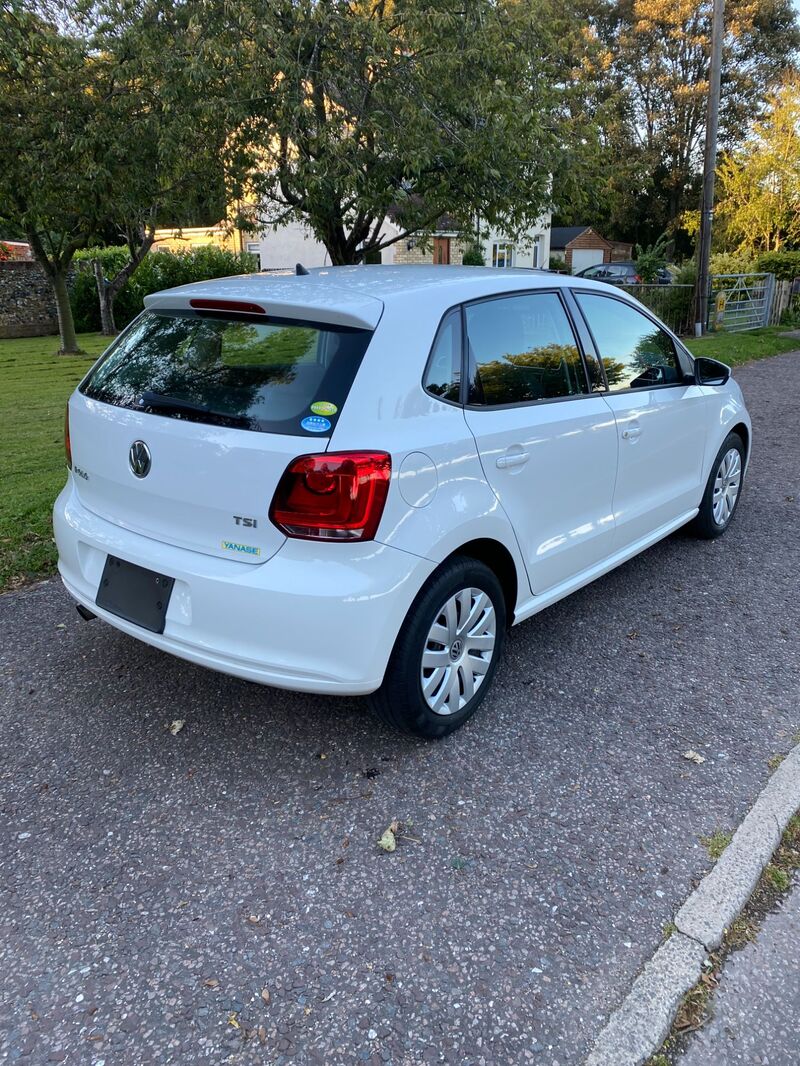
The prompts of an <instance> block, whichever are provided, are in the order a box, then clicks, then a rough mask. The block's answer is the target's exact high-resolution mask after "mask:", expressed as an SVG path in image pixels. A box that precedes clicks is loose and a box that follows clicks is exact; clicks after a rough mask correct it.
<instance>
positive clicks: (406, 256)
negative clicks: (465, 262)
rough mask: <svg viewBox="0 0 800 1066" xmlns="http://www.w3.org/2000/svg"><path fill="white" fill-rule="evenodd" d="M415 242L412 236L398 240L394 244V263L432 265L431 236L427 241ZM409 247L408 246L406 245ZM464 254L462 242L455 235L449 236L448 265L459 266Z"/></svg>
mask: <svg viewBox="0 0 800 1066" xmlns="http://www.w3.org/2000/svg"><path fill="white" fill-rule="evenodd" d="M419 240H420V243H417V239H415V238H414V237H408V238H403V240H401V241H398V242H397V244H395V246H394V261H395V263H415V264H418V265H421V264H425V265H427V266H432V265H433V261H434V260H433V238H432V237H428V239H427V242H425V241H422V239H421V238H420V239H419ZM409 244H410V245H411V248H408V245H409ZM463 256H464V243H463V242H462V241H460V240H458V238H457V237H451V238H450V265H451V266H461V260H462V258H463Z"/></svg>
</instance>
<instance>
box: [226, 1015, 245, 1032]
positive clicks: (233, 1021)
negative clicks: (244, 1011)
mask: <svg viewBox="0 0 800 1066" xmlns="http://www.w3.org/2000/svg"><path fill="white" fill-rule="evenodd" d="M228 1025H232V1026H233V1028H234V1029H241V1028H242V1027H241V1025H240V1024H239V1020H238V1018H237V1017H236V1012H235V1011H232V1012H231V1013H230V1014H229V1015H228Z"/></svg>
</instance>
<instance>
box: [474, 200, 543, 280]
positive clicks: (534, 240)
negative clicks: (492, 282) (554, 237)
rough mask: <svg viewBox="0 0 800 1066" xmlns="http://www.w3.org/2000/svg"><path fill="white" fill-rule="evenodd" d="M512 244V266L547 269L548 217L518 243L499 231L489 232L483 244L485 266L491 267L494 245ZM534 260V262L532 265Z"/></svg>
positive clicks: (540, 221)
mask: <svg viewBox="0 0 800 1066" xmlns="http://www.w3.org/2000/svg"><path fill="white" fill-rule="evenodd" d="M495 243H497V244H507V243H510V244H513V245H514V251H513V255H512V263H511V265H512V266H518V267H532V266H536V267H538V268H539V269H542V268H543V269H545V270H546V269H547V266H548V263H549V262H550V215H549V214H548V215H546V216H544V217H543V218H540V219H539V220H538V222H537V223H536V225H535V226H531V228H530V229H529V230H528V231H527V233H526V234H525V235H524V236H523V237H522V238H521V239H520V240H518V241H510V240H509V238H508V237H507V236H506V235H505V234H504V233H502V231H500V230H490V231H489V234H488V236H487V237H486V239H485V240H484V242H483V258H484V260H485V261H486V265H487V266H492V265H493V252H494V245H495ZM535 245H538V254H537V255H536V256H534V246H535ZM534 258H536V262H535V263H534Z"/></svg>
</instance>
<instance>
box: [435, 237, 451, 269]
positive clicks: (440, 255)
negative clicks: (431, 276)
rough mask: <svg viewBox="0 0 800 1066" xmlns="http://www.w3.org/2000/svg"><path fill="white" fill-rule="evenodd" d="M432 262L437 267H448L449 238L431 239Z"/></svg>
mask: <svg viewBox="0 0 800 1066" xmlns="http://www.w3.org/2000/svg"><path fill="white" fill-rule="evenodd" d="M433 261H434V263H436V264H437V265H439V266H448V265H449V263H450V238H449V237H434V238H433Z"/></svg>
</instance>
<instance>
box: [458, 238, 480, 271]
mask: <svg viewBox="0 0 800 1066" xmlns="http://www.w3.org/2000/svg"><path fill="white" fill-rule="evenodd" d="M461 262H462V263H463V264H464V266H466V267H482V266H486V260H485V259H484V258H483V249H482V248H481V246H480V245H479V244H475V243H473V244H468V245H467V247H466V248H465V249H464V255H463V257H462V259H461Z"/></svg>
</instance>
